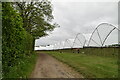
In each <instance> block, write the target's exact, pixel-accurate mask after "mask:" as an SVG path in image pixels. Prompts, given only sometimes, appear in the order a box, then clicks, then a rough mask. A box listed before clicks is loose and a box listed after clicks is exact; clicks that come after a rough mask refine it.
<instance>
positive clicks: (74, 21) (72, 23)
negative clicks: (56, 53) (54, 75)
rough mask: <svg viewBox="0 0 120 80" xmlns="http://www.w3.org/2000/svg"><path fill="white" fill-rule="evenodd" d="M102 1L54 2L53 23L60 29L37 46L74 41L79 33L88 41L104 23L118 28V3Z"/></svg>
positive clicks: (39, 41) (39, 40) (38, 42)
mask: <svg viewBox="0 0 120 80" xmlns="http://www.w3.org/2000/svg"><path fill="white" fill-rule="evenodd" d="M90 1H91V2H90ZM95 1H96V2H95ZM100 1H101V0H89V2H88V1H86V0H84V2H83V1H81V0H52V6H53V15H54V20H53V21H54V22H56V23H58V24H59V25H60V27H59V28H56V29H55V30H54V31H52V32H51V33H49V36H46V37H42V38H40V39H37V40H36V45H47V44H55V43H58V42H60V41H65V39H74V38H75V36H76V34H77V33H83V34H84V35H85V37H86V38H87V39H88V38H89V36H90V35H91V33H92V32H93V30H94V29H95V28H96V26H97V25H99V24H100V23H102V22H107V23H110V24H113V25H115V26H117V24H118V3H117V2H112V1H113V0H104V2H102V1H101V2H100ZM108 1H109V2H108ZM115 1H118V0H115Z"/></svg>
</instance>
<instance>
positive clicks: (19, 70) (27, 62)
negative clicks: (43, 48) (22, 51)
mask: <svg viewBox="0 0 120 80" xmlns="http://www.w3.org/2000/svg"><path fill="white" fill-rule="evenodd" d="M36 59H37V55H36V54H35V53H34V54H31V55H30V56H29V57H25V58H23V59H21V60H20V61H19V65H16V66H14V67H11V68H10V72H8V73H7V74H6V76H5V77H4V78H29V76H30V74H31V72H32V71H33V69H34V66H35V63H36Z"/></svg>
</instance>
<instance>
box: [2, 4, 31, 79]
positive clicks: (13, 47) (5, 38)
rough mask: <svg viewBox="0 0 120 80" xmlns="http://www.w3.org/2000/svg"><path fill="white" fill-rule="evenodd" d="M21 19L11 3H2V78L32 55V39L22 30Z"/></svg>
mask: <svg viewBox="0 0 120 80" xmlns="http://www.w3.org/2000/svg"><path fill="white" fill-rule="evenodd" d="M22 22H23V21H22V18H21V16H20V14H19V13H17V11H16V10H14V9H13V7H12V6H11V3H7V2H5V3H2V60H3V71H2V72H3V77H6V76H7V73H9V72H10V69H11V68H12V67H14V66H15V65H19V64H20V62H21V61H22V60H23V59H24V58H27V57H29V56H30V55H32V54H31V53H32V48H33V46H32V45H33V37H32V36H31V35H30V34H29V33H28V32H26V30H25V29H24V28H23V23H22Z"/></svg>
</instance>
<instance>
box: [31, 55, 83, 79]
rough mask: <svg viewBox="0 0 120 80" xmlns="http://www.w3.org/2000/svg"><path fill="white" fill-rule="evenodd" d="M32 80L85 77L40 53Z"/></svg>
mask: <svg viewBox="0 0 120 80" xmlns="http://www.w3.org/2000/svg"><path fill="white" fill-rule="evenodd" d="M30 78H83V76H82V75H80V74H79V73H77V72H75V71H74V70H73V69H72V68H70V67H69V66H68V65H66V64H64V63H62V62H60V61H58V60H56V59H55V58H53V57H52V56H50V55H48V54H46V53H38V59H37V62H36V65H35V68H34V70H33V72H32V74H31V76H30Z"/></svg>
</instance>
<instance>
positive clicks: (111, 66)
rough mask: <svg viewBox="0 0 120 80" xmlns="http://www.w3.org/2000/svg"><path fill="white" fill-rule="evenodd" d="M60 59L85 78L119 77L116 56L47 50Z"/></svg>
mask: <svg viewBox="0 0 120 80" xmlns="http://www.w3.org/2000/svg"><path fill="white" fill-rule="evenodd" d="M45 53H48V54H50V55H52V56H54V57H55V58H57V59H58V60H60V61H62V62H64V63H66V64H68V65H69V66H70V67H73V68H74V69H75V70H76V71H78V72H79V73H81V74H82V75H83V76H84V77H85V78H117V77H118V65H117V58H115V57H101V56H95V55H85V54H75V53H67V52H65V53H60V52H58V51H46V52H45Z"/></svg>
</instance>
